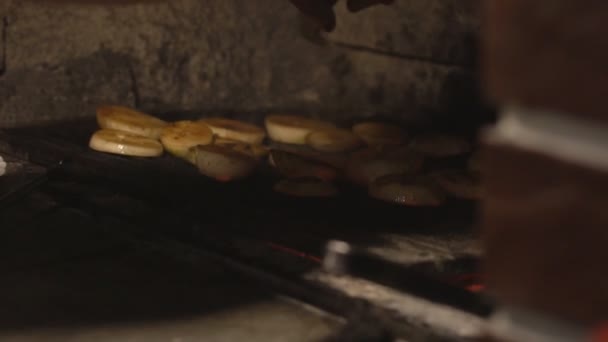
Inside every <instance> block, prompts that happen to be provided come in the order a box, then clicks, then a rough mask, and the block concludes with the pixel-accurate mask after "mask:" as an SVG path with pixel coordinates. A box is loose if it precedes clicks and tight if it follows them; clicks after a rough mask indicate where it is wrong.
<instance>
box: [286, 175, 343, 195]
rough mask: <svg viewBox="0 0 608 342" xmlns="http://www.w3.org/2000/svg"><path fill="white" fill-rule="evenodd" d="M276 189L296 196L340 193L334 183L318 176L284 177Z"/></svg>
mask: <svg viewBox="0 0 608 342" xmlns="http://www.w3.org/2000/svg"><path fill="white" fill-rule="evenodd" d="M274 190H275V191H276V192H280V193H282V194H285V195H289V196H295V197H332V196H335V195H337V194H338V189H336V187H335V186H334V185H333V184H331V183H329V182H325V181H322V180H320V179H316V178H298V179H284V180H281V181H279V182H278V183H276V184H275V185H274Z"/></svg>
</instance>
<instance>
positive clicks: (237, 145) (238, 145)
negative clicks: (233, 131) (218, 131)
mask: <svg viewBox="0 0 608 342" xmlns="http://www.w3.org/2000/svg"><path fill="white" fill-rule="evenodd" d="M213 144H214V145H217V146H224V147H228V148H231V149H233V150H235V151H239V152H243V153H245V154H248V155H251V156H253V157H256V158H261V157H265V156H267V155H268V153H269V150H268V148H267V147H266V146H264V145H262V144H255V145H249V144H246V143H243V142H240V141H236V140H231V139H225V138H217V137H216V138H215V140H214V141H213Z"/></svg>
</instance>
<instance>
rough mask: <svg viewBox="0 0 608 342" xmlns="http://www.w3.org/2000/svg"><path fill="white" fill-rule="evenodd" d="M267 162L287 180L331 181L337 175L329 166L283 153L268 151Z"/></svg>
mask: <svg viewBox="0 0 608 342" xmlns="http://www.w3.org/2000/svg"><path fill="white" fill-rule="evenodd" d="M269 162H270V165H272V166H273V167H275V168H276V169H277V171H278V172H279V173H280V174H281V175H283V176H284V177H287V178H317V179H321V180H325V181H331V180H334V179H335V178H336V177H337V175H338V172H337V171H336V169H334V168H333V167H331V166H328V165H325V164H321V163H317V162H314V161H311V160H307V159H305V158H302V157H300V156H298V155H295V154H292V153H289V152H284V151H278V150H272V151H270V156H269Z"/></svg>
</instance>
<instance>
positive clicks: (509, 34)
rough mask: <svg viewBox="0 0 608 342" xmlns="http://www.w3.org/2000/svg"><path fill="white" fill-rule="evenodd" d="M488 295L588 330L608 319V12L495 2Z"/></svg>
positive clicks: (601, 7) (491, 1)
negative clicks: (496, 111)
mask: <svg viewBox="0 0 608 342" xmlns="http://www.w3.org/2000/svg"><path fill="white" fill-rule="evenodd" d="M483 4H484V12H483V13H484V18H483V20H484V25H485V26H484V27H483V28H482V33H483V35H484V36H483V51H482V52H483V53H482V55H483V58H484V59H483V66H484V70H483V71H484V81H485V85H486V91H487V92H488V94H489V95H490V97H491V98H492V100H494V101H495V102H496V103H497V104H498V105H500V106H503V108H504V109H503V111H502V114H501V119H500V120H499V122H498V125H497V126H496V127H495V128H493V129H491V130H489V131H488V132H486V133H485V135H484V144H485V151H484V153H483V157H482V159H483V161H482V164H483V166H482V171H483V173H484V181H485V183H486V190H487V198H486V199H487V200H486V202H485V203H484V208H483V213H482V230H483V239H484V244H485V250H486V258H485V265H484V268H485V272H486V274H487V282H488V287H489V292H490V293H491V294H492V295H493V296H494V297H495V298H496V299H497V300H498V301H499V302H501V303H504V304H507V305H516V306H521V307H525V308H530V309H533V310H535V311H539V312H541V313H546V314H548V315H552V316H555V317H557V318H560V319H565V320H567V321H571V322H575V323H578V324H581V325H583V326H592V325H594V324H596V323H598V322H599V321H601V320H602V319H605V318H606V317H608V273H606V272H605V266H604V263H605V260H608V248H606V246H608V231H607V230H606V228H607V227H608V212H607V211H606V208H608V112H606V110H605V106H606V105H605V101H606V98H608V63H607V62H606V61H607V60H608V40H606V38H605V37H606V36H607V35H608V26H607V25H606V24H605V23H606V22H608V2H606V1H602V0H590V1H578V0H538V1H529V0H509V1H506V0H487V1H484V2H483Z"/></svg>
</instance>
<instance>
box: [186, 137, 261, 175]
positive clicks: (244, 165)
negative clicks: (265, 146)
mask: <svg viewBox="0 0 608 342" xmlns="http://www.w3.org/2000/svg"><path fill="white" fill-rule="evenodd" d="M192 158H193V161H194V163H195V164H196V166H197V167H198V170H199V171H200V173H202V174H203V175H205V176H208V177H211V178H213V179H215V180H217V181H220V182H229V181H232V180H239V179H243V178H246V177H247V176H249V175H250V174H251V173H253V171H254V170H255V167H256V165H257V160H256V159H255V158H253V157H252V156H249V155H247V154H245V153H242V152H239V151H235V150H233V149H231V148H229V147H224V146H216V145H204V146H203V145H199V146H196V147H194V148H193V149H192Z"/></svg>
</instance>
